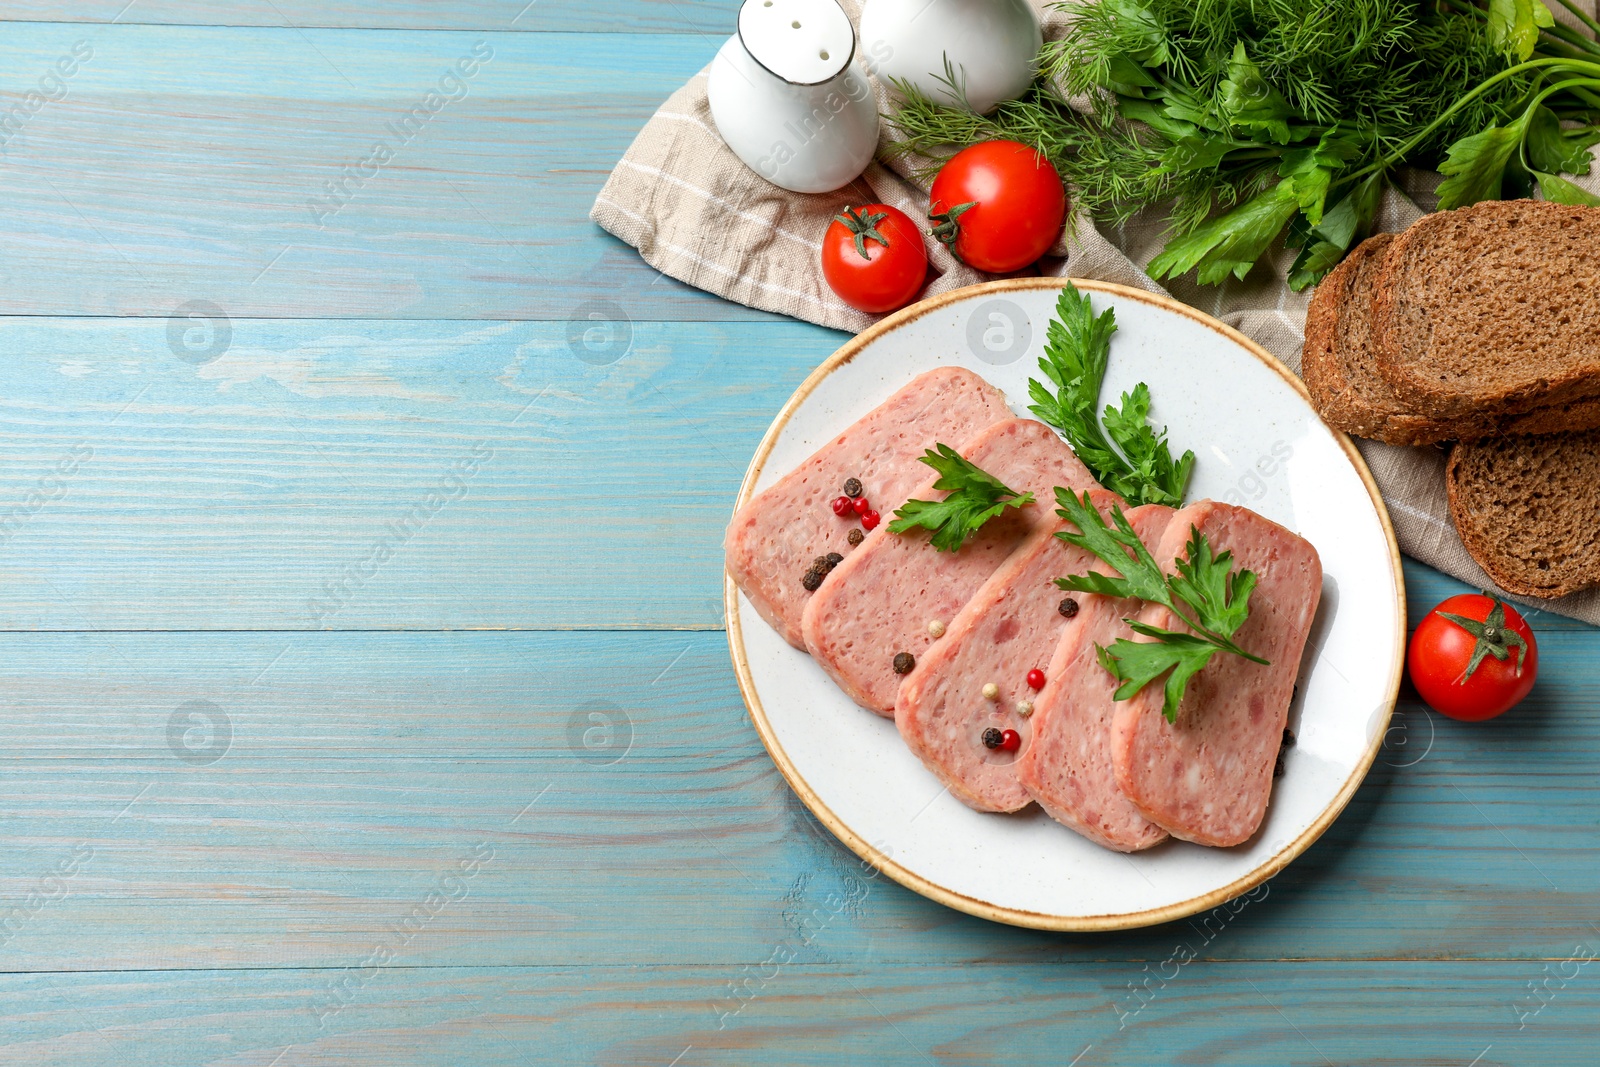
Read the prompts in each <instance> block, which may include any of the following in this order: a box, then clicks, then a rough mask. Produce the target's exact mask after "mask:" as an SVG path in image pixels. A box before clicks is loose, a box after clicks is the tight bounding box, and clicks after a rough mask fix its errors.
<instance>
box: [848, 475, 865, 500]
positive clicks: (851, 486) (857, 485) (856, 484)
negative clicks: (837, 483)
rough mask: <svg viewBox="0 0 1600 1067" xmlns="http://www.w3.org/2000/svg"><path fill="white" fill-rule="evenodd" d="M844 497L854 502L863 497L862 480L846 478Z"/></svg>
mask: <svg viewBox="0 0 1600 1067" xmlns="http://www.w3.org/2000/svg"><path fill="white" fill-rule="evenodd" d="M844 495H845V496H847V497H849V498H850V499H851V500H854V499H855V498H856V497H858V496H860V495H861V479H859V478H846V479H845V480H844Z"/></svg>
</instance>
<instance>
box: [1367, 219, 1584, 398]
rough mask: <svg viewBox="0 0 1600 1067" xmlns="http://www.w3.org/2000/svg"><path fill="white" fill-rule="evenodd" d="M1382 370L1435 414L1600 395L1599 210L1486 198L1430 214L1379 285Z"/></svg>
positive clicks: (1388, 262)
mask: <svg viewBox="0 0 1600 1067" xmlns="http://www.w3.org/2000/svg"><path fill="white" fill-rule="evenodd" d="M1371 330H1372V345H1373V349H1374V351H1375V352H1376V355H1377V359H1376V363H1377V369H1378V373H1379V374H1381V375H1382V376H1383V378H1384V379H1385V380H1386V381H1387V382H1388V383H1389V385H1390V386H1391V387H1392V388H1393V389H1394V392H1395V395H1396V396H1397V397H1398V398H1399V399H1400V402H1401V403H1402V404H1404V405H1405V407H1406V408H1408V409H1410V410H1411V411H1414V412H1416V413H1418V414H1420V415H1424V416H1427V417H1429V418H1433V419H1455V418H1461V417H1463V416H1467V417H1471V416H1474V415H1478V414H1483V413H1486V412H1493V413H1495V414H1500V415H1513V414H1519V413H1522V412H1527V411H1531V410H1533V409H1535V408H1540V407H1547V406H1550V405H1556V404H1568V403H1571V402H1573V401H1577V400H1584V399H1587V398H1591V397H1596V396H1600V208H1585V207H1570V206H1567V205H1565V204H1553V203H1548V202H1545V201H1534V200H1507V201H1490V202H1485V203H1481V204H1474V205H1472V206H1471V207H1466V208H1459V209H1457V210H1454V211H1441V212H1437V213H1435V214H1432V215H1428V216H1425V217H1424V218H1422V219H1421V220H1419V221H1418V222H1417V223H1415V224H1414V225H1413V226H1412V227H1411V228H1410V229H1408V230H1406V232H1405V233H1403V234H1401V235H1400V236H1399V237H1398V238H1396V239H1395V241H1394V243H1393V244H1392V245H1391V246H1390V248H1389V251H1388V253H1387V254H1386V255H1385V256H1384V259H1383V266H1382V268H1381V269H1380V270H1379V272H1378V277H1377V279H1376V281H1375V283H1374V286H1373V296H1372V326H1371Z"/></svg>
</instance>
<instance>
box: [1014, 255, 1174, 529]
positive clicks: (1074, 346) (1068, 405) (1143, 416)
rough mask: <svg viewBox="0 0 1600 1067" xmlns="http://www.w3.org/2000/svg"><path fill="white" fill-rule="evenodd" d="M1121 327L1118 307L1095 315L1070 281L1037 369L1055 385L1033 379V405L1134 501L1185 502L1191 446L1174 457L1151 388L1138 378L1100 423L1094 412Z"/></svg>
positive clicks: (1098, 473) (1100, 475)
mask: <svg viewBox="0 0 1600 1067" xmlns="http://www.w3.org/2000/svg"><path fill="white" fill-rule="evenodd" d="M1116 331H1117V319H1116V313H1115V312H1114V311H1113V310H1112V309H1110V308H1107V309H1106V310H1105V311H1103V312H1101V313H1100V315H1099V316H1098V317H1096V316H1095V314H1094V311H1093V309H1092V308H1091V307H1090V304H1089V298H1088V297H1087V296H1086V295H1084V294H1083V293H1081V292H1079V291H1078V288H1077V287H1076V286H1074V285H1073V284H1072V283H1071V282H1068V283H1067V285H1066V287H1065V288H1064V289H1062V290H1061V296H1060V297H1059V298H1058V299H1057V300H1056V313H1055V317H1054V318H1052V319H1051V320H1050V325H1049V326H1048V327H1046V329H1045V346H1044V358H1042V359H1040V360H1039V369H1040V370H1042V371H1043V372H1044V374H1045V377H1047V378H1048V379H1049V380H1050V382H1051V384H1052V385H1053V386H1054V387H1055V389H1054V392H1052V391H1051V389H1050V387H1049V386H1046V385H1045V384H1044V383H1043V382H1040V381H1039V380H1038V379H1037V378H1035V379H1030V380H1029V382H1028V396H1029V398H1030V399H1032V401H1033V404H1032V405H1031V406H1030V407H1029V408H1028V410H1029V411H1032V412H1033V413H1034V414H1035V415H1037V416H1038V417H1039V418H1040V419H1043V420H1044V421H1045V422H1047V423H1049V424H1050V425H1051V426H1054V427H1055V428H1056V429H1057V430H1060V431H1061V435H1062V436H1063V437H1065V438H1066V439H1067V443H1068V444H1070V445H1071V446H1072V450H1073V451H1074V452H1076V453H1077V454H1078V458H1079V459H1081V460H1083V463H1084V465H1085V466H1086V467H1088V468H1089V470H1090V471H1091V472H1093V474H1094V476H1095V477H1096V478H1097V479H1099V481H1100V484H1101V485H1103V486H1105V487H1106V488H1107V489H1110V490H1111V491H1112V492H1114V493H1116V494H1118V495H1119V496H1121V497H1123V498H1124V499H1126V500H1128V501H1129V502H1131V503H1134V504H1166V505H1168V506H1169V507H1181V506H1182V504H1183V490H1184V486H1186V485H1187V484H1188V482H1189V472H1190V471H1191V470H1192V469H1193V468H1194V453H1193V452H1185V453H1184V454H1183V457H1182V458H1181V459H1179V460H1177V461H1176V462H1174V461H1173V458H1172V452H1171V450H1170V449H1169V448H1168V447H1167V439H1166V437H1167V431H1166V429H1165V428H1163V429H1162V430H1161V431H1160V432H1157V431H1155V430H1152V429H1151V428H1150V424H1149V422H1148V421H1147V420H1148V419H1149V416H1150V390H1149V388H1147V387H1146V386H1145V384H1144V383H1143V382H1140V383H1139V384H1138V385H1137V386H1135V387H1134V390H1133V392H1132V393H1123V394H1122V406H1121V407H1120V408H1119V407H1113V406H1109V405H1108V406H1107V407H1106V409H1105V414H1104V416H1103V418H1104V428H1103V429H1102V426H1101V423H1100V421H1099V420H1097V419H1096V418H1095V409H1096V408H1097V407H1099V404H1100V383H1101V382H1102V381H1104V379H1105V376H1106V362H1107V359H1108V358H1109V355H1110V351H1111V335H1112V334H1113V333H1115V332H1116ZM1119 449H1120V451H1119Z"/></svg>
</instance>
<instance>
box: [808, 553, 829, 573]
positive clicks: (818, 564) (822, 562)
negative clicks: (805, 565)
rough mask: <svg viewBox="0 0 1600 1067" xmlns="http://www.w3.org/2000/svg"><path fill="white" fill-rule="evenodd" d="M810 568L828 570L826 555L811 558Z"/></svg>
mask: <svg viewBox="0 0 1600 1067" xmlns="http://www.w3.org/2000/svg"><path fill="white" fill-rule="evenodd" d="M811 569H812V570H814V571H822V572H823V573H826V572H827V570H828V557H827V556H818V557H817V558H816V559H814V560H812V561H811Z"/></svg>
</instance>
